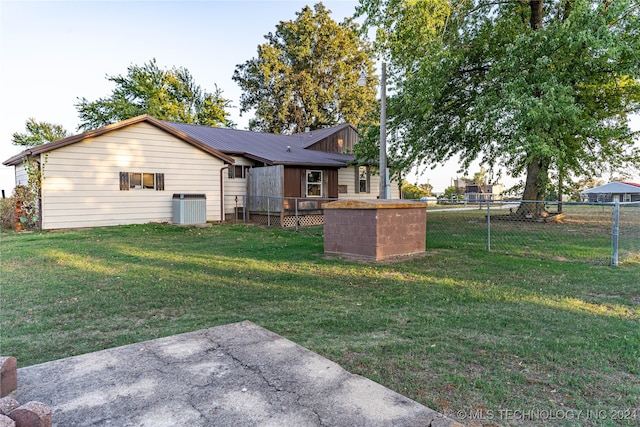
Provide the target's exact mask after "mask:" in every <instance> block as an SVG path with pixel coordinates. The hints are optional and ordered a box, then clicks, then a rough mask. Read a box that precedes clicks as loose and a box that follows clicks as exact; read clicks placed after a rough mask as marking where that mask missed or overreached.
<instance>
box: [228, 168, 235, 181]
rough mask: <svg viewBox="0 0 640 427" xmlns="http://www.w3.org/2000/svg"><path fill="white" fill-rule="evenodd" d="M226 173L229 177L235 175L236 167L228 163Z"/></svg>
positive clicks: (231, 177)
mask: <svg viewBox="0 0 640 427" xmlns="http://www.w3.org/2000/svg"><path fill="white" fill-rule="evenodd" d="M227 173H228V177H229V179H233V178H235V177H236V168H235V167H234V166H233V165H229V167H228V168H227Z"/></svg>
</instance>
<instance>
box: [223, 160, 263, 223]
mask: <svg viewBox="0 0 640 427" xmlns="http://www.w3.org/2000/svg"><path fill="white" fill-rule="evenodd" d="M232 157H233V159H234V160H235V166H248V167H253V166H255V163H254V162H253V161H252V160H249V159H247V158H246V157H241V156H232ZM230 167H233V166H230ZM223 177H224V194H225V196H224V212H225V214H235V212H236V208H241V207H243V202H244V201H243V198H244V196H245V195H246V194H247V178H246V177H244V178H243V177H239V176H236V177H234V178H229V174H228V173H223ZM236 198H237V200H236Z"/></svg>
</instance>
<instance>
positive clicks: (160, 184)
mask: <svg viewBox="0 0 640 427" xmlns="http://www.w3.org/2000/svg"><path fill="white" fill-rule="evenodd" d="M156 191H164V174H163V173H157V174H156Z"/></svg>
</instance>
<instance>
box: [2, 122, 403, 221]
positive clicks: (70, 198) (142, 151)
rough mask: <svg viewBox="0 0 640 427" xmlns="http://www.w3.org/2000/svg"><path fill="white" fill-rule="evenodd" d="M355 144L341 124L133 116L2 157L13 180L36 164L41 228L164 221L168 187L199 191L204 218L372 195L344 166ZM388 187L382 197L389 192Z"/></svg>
mask: <svg viewBox="0 0 640 427" xmlns="http://www.w3.org/2000/svg"><path fill="white" fill-rule="evenodd" d="M356 143H357V132H356V130H355V129H354V128H353V127H352V126H350V125H348V124H345V125H340V126H336V127H333V128H328V129H321V130H316V131H313V132H305V133H302V134H297V135H274V134H265V133H256V132H249V131H242V130H235V129H224V128H213V127H208V126H197V125H187V124H181V123H172V122H167V121H161V120H158V119H155V118H153V117H151V116H148V115H142V116H138V117H134V118H131V119H128V120H124V121H122V122H119V123H114V124H112V125H109V126H105V127H103V128H100V129H96V130H92V131H89V132H86V133H82V134H79V135H74V136H70V137H68V138H64V139H61V140H58V141H55V142H51V143H47V144H44V145H41V146H39V147H34V148H31V149H28V150H25V151H23V152H22V153H20V154H18V155H16V156H13V157H11V158H10V159H8V160H6V161H5V162H4V163H3V164H4V165H6V166H14V167H15V176H16V185H26V184H27V175H26V173H25V161H26V159H30V160H35V161H37V162H38V163H39V165H40V168H41V171H42V175H43V177H44V179H43V181H42V189H41V193H42V201H41V220H42V228H43V229H58V228H75V227H95V226H108V225H123V224H142V223H148V222H171V221H172V219H173V206H174V202H173V195H174V194H199V195H204V198H205V199H206V202H205V206H206V220H207V221H221V220H224V218H225V216H228V215H233V214H234V212H235V209H236V208H237V206H238V199H240V201H241V202H240V206H242V200H244V198H245V197H247V198H248V199H249V200H251V198H253V199H255V200H257V201H258V202H259V201H260V197H262V200H263V201H264V200H265V197H266V196H271V197H275V198H280V199H282V198H284V197H288V198H304V199H305V200H310V201H311V202H313V201H314V200H317V201H318V202H320V200H321V199H323V198H338V197H339V198H372V197H375V195H376V194H377V188H378V187H377V185H378V175H375V174H372V173H371V170H370V168H369V166H366V165H364V166H353V165H350V162H352V161H353V159H354V156H353V154H351V152H352V150H353V145H354V144H356ZM396 187H397V186H392V198H398V197H399V194H398V193H399V190H398V189H397V188H396ZM372 189H373V191H372ZM288 200H290V201H289V203H288V205H287V203H285V202H284V201H281V202H280V203H282V205H281V206H280V211H281V212H283V214H284V212H285V211H287V210H290V209H294V208H297V207H298V206H297V205H296V206H291V203H292V202H291V200H295V199H288ZM300 203H303V202H302V201H300ZM296 204H297V201H296ZM303 207H305V206H303ZM306 207H307V208H309V209H308V210H313V209H318V208H320V207H321V204H320V203H316V204H313V203H312V206H306ZM250 210H251V207H250ZM256 210H257V211H259V210H260V207H259V206H257V207H256Z"/></svg>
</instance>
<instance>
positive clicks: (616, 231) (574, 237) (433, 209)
mask: <svg viewBox="0 0 640 427" xmlns="http://www.w3.org/2000/svg"><path fill="white" fill-rule="evenodd" d="M334 200H337V199H322V198H294V197H285V198H281V197H266V196H263V197H250V198H249V197H245V196H230V198H229V200H226V201H225V203H226V206H227V207H230V206H233V207H234V209H233V214H229V213H227V215H226V220H227V221H231V222H236V223H248V222H251V223H254V224H259V225H263V226H267V227H278V228H291V229H296V230H298V229H300V228H301V227H310V226H322V225H323V224H324V212H323V208H322V206H323V205H324V204H325V203H328V202H331V201H334ZM227 212H228V211H227ZM438 249H462V250H465V251H466V250H483V251H487V250H488V251H492V252H497V253H503V254H509V255H513V256H519V257H530V258H536V259H549V260H558V261H580V262H586V263H589V264H597V265H614V266H615V265H618V264H619V263H622V262H628V261H634V260H635V261H640V202H632V203H571V202H563V203H559V202H540V201H522V200H513V201H506V200H490V199H486V200H482V199H480V198H479V199H477V200H476V202H475V203H470V202H468V201H466V202H450V203H446V204H429V205H428V207H427V250H438Z"/></svg>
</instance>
